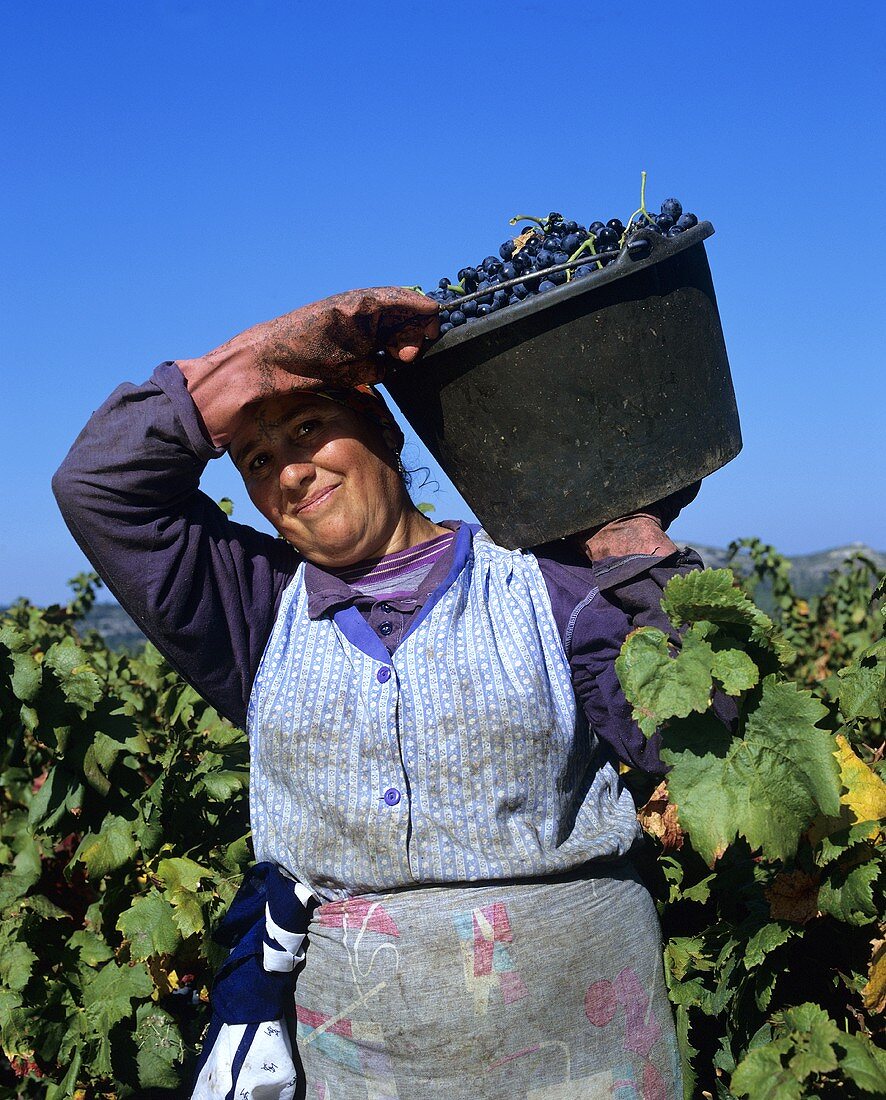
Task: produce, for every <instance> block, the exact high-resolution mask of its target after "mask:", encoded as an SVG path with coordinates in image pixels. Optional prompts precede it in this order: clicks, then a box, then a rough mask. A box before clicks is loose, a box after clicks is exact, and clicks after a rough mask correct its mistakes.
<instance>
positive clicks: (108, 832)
mask: <svg viewBox="0 0 886 1100" xmlns="http://www.w3.org/2000/svg"><path fill="white" fill-rule="evenodd" d="M132 826H133V823H132V822H130V821H127V820H126V819H125V818H122V817H116V816H114V815H109V816H108V817H106V818H105V820H104V822H103V823H102V829H101V832H99V833H87V834H86V836H85V837H84V838H83V840H82V841H81V842H80V846H79V848H78V849H77V851H76V852H75V853H74V859H75V860H79V861H81V862H83V863H85V864H86V870H87V872H88V873H89V877H90V878H93V879H99V878H102V877H103V876H104V875H107V874H109V873H110V872H111V871H115V870H116V869H117V868H118V867H123V866H125V865H126V864H127V863H129V862H130V861H131V860H133V859H135V856H136V853H137V851H138V848H137V846H136V843H135V840H134V839H133V836H132Z"/></svg>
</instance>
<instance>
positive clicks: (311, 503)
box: [292, 485, 338, 516]
mask: <svg viewBox="0 0 886 1100" xmlns="http://www.w3.org/2000/svg"><path fill="white" fill-rule="evenodd" d="M337 488H338V485H327V486H326V488H325V489H319V490H318V491H317V492H315V493H312V494H311V495H310V496H309V497H307V498H306V499H305V500H303V501H302V502H301V503H300V504H296V506H295V508H294V509H293V512H292V514H293V515H296V516H300V515H303V514H304V513H305V512H314V511H316V510H317V509H318V508H319V507H320V505H321V504H324V503H325V502H326V501H327V500H329V498H330V496H331V495H332V494H333V493H334V492H335V490H336V489H337Z"/></svg>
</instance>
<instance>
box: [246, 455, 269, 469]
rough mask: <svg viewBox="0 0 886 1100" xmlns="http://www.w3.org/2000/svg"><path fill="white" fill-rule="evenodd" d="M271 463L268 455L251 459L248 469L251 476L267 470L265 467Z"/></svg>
mask: <svg viewBox="0 0 886 1100" xmlns="http://www.w3.org/2000/svg"><path fill="white" fill-rule="evenodd" d="M269 461H270V459H269V457H268V455H266V454H257V455H256V456H255V457H254V458H251V459H250V460H249V464H248V466H247V469H248V471H249V472H250V473H251V474H258V473H261V471H262V470H263V469H264V468H265V466H267V464H268V462H269Z"/></svg>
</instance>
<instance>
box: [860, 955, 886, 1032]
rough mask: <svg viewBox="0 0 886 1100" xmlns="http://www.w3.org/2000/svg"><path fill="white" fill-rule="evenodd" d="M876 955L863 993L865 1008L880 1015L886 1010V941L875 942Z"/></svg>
mask: <svg viewBox="0 0 886 1100" xmlns="http://www.w3.org/2000/svg"><path fill="white" fill-rule="evenodd" d="M872 947H873V949H874V954H873V956H872V957H871V965H870V968H869V969H868V980H867V985H865V987H864V989H862V991H861V995H862V997H863V998H864V1007H865V1008H866V1009H867V1010H868V1012H875V1013H877V1014H878V1015H879V1014H880V1013H882V1012H883V1011H884V1010H886V939H883V940H874V942H873V944H872Z"/></svg>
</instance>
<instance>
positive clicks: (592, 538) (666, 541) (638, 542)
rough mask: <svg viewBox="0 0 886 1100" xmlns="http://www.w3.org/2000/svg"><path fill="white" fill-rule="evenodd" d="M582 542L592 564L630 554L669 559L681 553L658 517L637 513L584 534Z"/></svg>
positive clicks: (581, 538) (646, 513)
mask: <svg viewBox="0 0 886 1100" xmlns="http://www.w3.org/2000/svg"><path fill="white" fill-rule="evenodd" d="M579 539H580V541H581V544H582V549H583V551H584V553H585V554H586V555H587V557H588V558H589V559H590V560H591V561H592V562H595V561H602V560H603V559H604V558H621V557H627V556H628V555H629V554H653V555H655V556H661V557H666V556H667V555H668V554H672V553H673V552H674V551H675V550H676V549H677V547H676V545H675V544H674V543H673V542H672V541H671V539H670V538H668V536H667V535H666V534H665V533H664V531H663V529H662V525H661V520H660V519H659V518H658V516H655V515H652V514H651V513H648V512H635V513H633V515H630V516H622V517H621V518H620V519H614V520H612V521H611V522H610V523H604V524H603V525H602V526H601V527H596V528H593V529H592V530H591V531H585V532H583V533H582V534H581V535H580V536H579Z"/></svg>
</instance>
